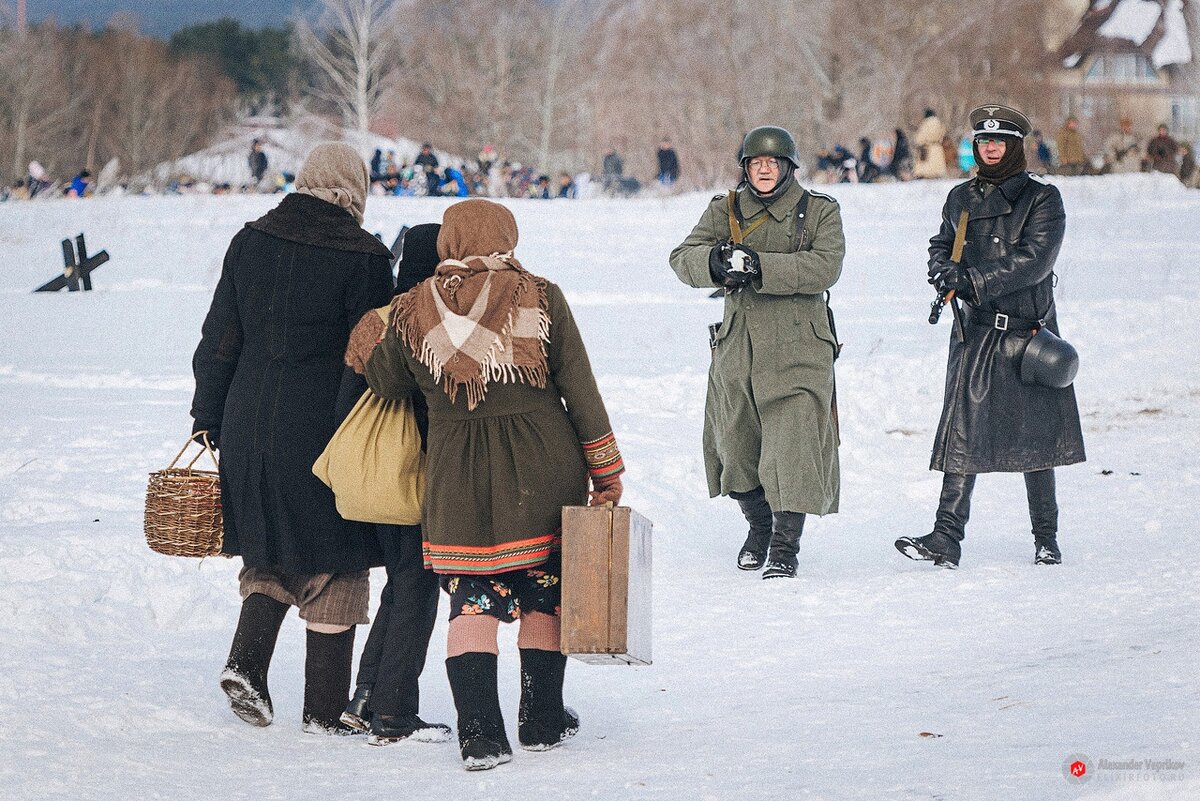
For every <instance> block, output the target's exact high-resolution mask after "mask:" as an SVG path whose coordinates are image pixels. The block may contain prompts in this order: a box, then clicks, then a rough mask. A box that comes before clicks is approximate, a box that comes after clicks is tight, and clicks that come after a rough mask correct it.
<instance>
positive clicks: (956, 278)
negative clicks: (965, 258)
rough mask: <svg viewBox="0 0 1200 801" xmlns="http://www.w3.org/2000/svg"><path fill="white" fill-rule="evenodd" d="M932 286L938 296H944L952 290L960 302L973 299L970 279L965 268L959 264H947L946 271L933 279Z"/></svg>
mask: <svg viewBox="0 0 1200 801" xmlns="http://www.w3.org/2000/svg"><path fill="white" fill-rule="evenodd" d="M933 285H934V287H935V288H936V289H937V291H938V293H939V294H942V295H945V294H946V293H947V292H950V291H951V290H953V291H954V295H955V296H956V297H958V298H959V299H960V300H965V301H970V300H974V299H975V287H974V285H972V284H971V277H970V276H969V275H967V268H966V267H963V266H962V265H961V264H947V265H946V269H945V270H943V271H942V272H940V273H938V274H937V275H936V276H935V277H934V284H933Z"/></svg>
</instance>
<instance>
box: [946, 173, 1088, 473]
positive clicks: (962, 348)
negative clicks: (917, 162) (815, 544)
mask: <svg viewBox="0 0 1200 801" xmlns="http://www.w3.org/2000/svg"><path fill="white" fill-rule="evenodd" d="M963 209H966V210H967V211H968V212H969V214H970V218H969V221H968V223H967V235H966V244H965V247H964V249H963V256H962V264H963V266H965V267H966V268H967V274H968V275H969V277H970V280H971V284H972V285H973V287H974V290H975V303H974V304H968V305H966V306H965V307H964V309H963V311H964V315H963V316H964V318H965V319H966V324H965V325H964V332H965V340H964V341H962V342H960V341H959V340H958V338H957V337H956V336H955V335H954V334H953V333H951V337H950V357H949V360H948V361H947V365H946V394H945V400H944V402H943V405H942V418H941V421H940V422H939V424H938V430H937V435H936V437H935V439H934V443H933V457H932V459H931V461H930V465H929V466H930V469H931V470H940V471H942V472H945V473H958V474H974V473H992V472H1006V473H1025V472H1031V471H1035V470H1045V469H1047V468H1051V467H1059V466H1062V465H1068V464H1075V463H1077V462H1082V461H1083V460H1084V458H1085V457H1084V452H1083V433H1082V431H1081V430H1080V424H1079V409H1078V407H1077V406H1076V403H1075V390H1074V387H1073V386H1071V387H1067V388H1065V389H1049V388H1046V387H1040V386H1029V385H1026V384H1023V383H1022V382H1021V378H1020V358H1021V356H1022V354H1023V353H1024V351H1025V346H1026V345H1027V344H1028V342H1029V338H1030V336H1031V335H1032V330H1031V329H1029V328H1024V329H1017V328H1015V327H1014V328H1013V329H1010V330H1008V331H1003V330H999V329H998V328H996V327H995V325H994V316H995V315H994V313H995V312H1003V313H1004V314H1008V315H1011V316H1012V317H1014V318H1022V319H1026V320H1044V321H1045V325H1046V327H1047V328H1049V329H1050V330H1051V331H1053V332H1054V333H1056V334H1057V333H1058V321H1057V317H1056V315H1055V309H1054V280H1055V279H1054V262H1055V260H1056V259H1057V257H1058V251H1059V248H1060V247H1061V245H1062V239H1063V232H1064V230H1065V228H1066V214H1065V212H1064V210H1063V203H1062V197H1061V195H1060V194H1059V192H1058V189H1057V188H1056V187H1054V186H1050V185H1049V184H1046V183H1045V182H1044V181H1042V180H1041V179H1039V178H1036V177H1034V176H1031V175H1030V174H1029V173H1027V172H1022V173H1020V174H1018V175H1016V176H1014V177H1012V178H1010V179H1008V180H1007V181H1005V182H1004V183H1002V184H1000V185H999V186H997V187H995V188H993V189H992V190H991V191H990V192H989V193H988V194H987V195H986V196H985V195H984V192H983V185H982V184H981V182H980V181H978V180H971V181H967V182H966V183H962V184H959V185H958V186H956V187H954V189H952V190H950V195H949V197H947V198H946V205H945V206H944V207H943V209H942V225H941V230H939V231H938V233H937V235H936V236H934V237H933V238H932V239H931V240H930V241H929V264H930V266H933V265H934V264H935V263H941V262H948V261H949V260H950V251H951V248H952V247H953V244H954V234H955V229H956V227H957V226H958V220H959V213H960V212H961V211H962V210H963ZM986 312H992V314H985V313H986ZM985 316H986V318H987V319H986V324H985V323H984V321H983V318H985Z"/></svg>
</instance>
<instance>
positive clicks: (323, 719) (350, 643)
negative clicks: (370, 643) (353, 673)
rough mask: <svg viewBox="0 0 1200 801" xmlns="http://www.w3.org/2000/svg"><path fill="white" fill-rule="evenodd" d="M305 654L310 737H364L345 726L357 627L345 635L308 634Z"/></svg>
mask: <svg viewBox="0 0 1200 801" xmlns="http://www.w3.org/2000/svg"><path fill="white" fill-rule="evenodd" d="M306 634H307V636H308V639H307V641H306V642H305V652H304V731H305V732H307V733H308V734H360V733H361V732H360V731H359V730H358V729H355V728H352V727H350V726H347V725H346V724H344V723H342V721H341V716H342V712H343V711H344V710H345V709H346V696H347V695H349V694H350V668H351V665H350V663H351V660H352V659H353V658H354V627H353V626H351V627H350V628H348V629H346V630H345V631H343V632H342V633H341V634H321V633H319V632H316V631H313V630H312V629H309V630H308V631H307V632H306Z"/></svg>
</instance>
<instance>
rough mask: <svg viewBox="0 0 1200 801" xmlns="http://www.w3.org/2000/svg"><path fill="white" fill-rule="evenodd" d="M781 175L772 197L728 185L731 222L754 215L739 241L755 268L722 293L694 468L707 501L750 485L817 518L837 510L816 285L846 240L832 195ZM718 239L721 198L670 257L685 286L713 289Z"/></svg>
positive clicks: (829, 361)
mask: <svg viewBox="0 0 1200 801" xmlns="http://www.w3.org/2000/svg"><path fill="white" fill-rule="evenodd" d="M803 195H804V189H803V188H801V187H800V185H799V184H796V183H794V182H793V184H792V185H791V187H789V189H788V190H787V191H786V192H785V193H784V194H783V195H782V196H781V197H780V198H778V199H777V200H776V201H775V202H774V203H772V204H770V205H764V204H762V203H761V202H760V201H759V200H758V199H757V198H756V197H755V196H754V194H753V193H752V192H751V191H750V190H748V189H743V190H742V191H740V192H739V193H738V197H739V204H740V209H741V212H742V215H743V217H744V219H745V222H744V223H743V224H742V226H741V227H742V229H743V230H749V228H750V226H752V225H754V224H755V223H757V222H758V221H759V220H760V219H762V218H763V216H764V215H766V221H765V222H764V223H763V224H762V225H760V226H758V227H757V228H755V229H754V230H753V231H750V233H749V234H748V235H747V236H746V239H745V244H746V245H747V246H749V247H751V248H753V249H754V250H755V251H757V253H758V254H759V257H760V259H761V271H762V273H761V276H760V277H758V278H756V279H755V280H754V283H753V284H752V285H751V286H748V287H746V288H744V289H741V290H738V291H737V292H733V293H730V294H726V296H725V315H724V319H723V320H722V321H721V327H720V329H718V331H717V333H716V335H715V338H714V339H715V342H714V345H713V349H712V364H711V365H710V367H709V371H708V397H707V399H706V401H705V408H704V466H705V471H706V473H707V474H708V490H709V494H710V495H711V496H712V497H716V496H717V495H728V494H730V493H731V492H749V491H751V490H753V489H755V488H756V487H759V486H762V488H763V489H764V490H765V491H766V493H767V500H768V501H769V502H770V504H771V509H772V510H773V511H776V512H784V511H786V512H805V513H808V514H817V515H824V514H829V513H831V512H836V511H837V509H838V493H839V485H840V478H839V473H838V452H837V448H838V432H837V421H836V417H835V412H834V410H833V404H834V381H833V359H834V354H835V351H836V348H837V344H836V342H835V340H834V336H833V333H832V331H831V330H830V326H829V319H828V317H827V315H826V305H825V297H824V292H825V290H827V289H829V288H830V287H831V286H833V285H834V284H835V283H836V282H837V280H838V277H839V276H840V275H841V272H842V259H843V258H844V257H845V255H846V243H845V239H844V238H843V236H842V218H841V212H840V211H839V209H838V205H837V201H835V200H834V199H833V198H830V197H828V196H826V195H820V194H812V193H810V199H809V204H808V208H807V212H806V213H805V214H804V219H803V220H799V219H798V216H799V208H798V206H799V204H800V202H801V198H802V197H803ZM729 238H730V226H729V212H728V206H727V201H726V197H725V195H719V196H718V197H715V198H713V200H712V201H711V202H710V203H709V205H708V208H707V209H706V210H705V211H704V215H703V216H702V217H701V218H700V222H699V223H697V225H696V227H695V228H694V229H693V230H692V232H691V234H689V235H688V237H687V239H685V240H684V241H683V244H681V245H680V246H679V247H677V248H675V250H674V251H672V253H671V269H673V270H674V271H675V274H676V275H678V276H679V279H680V280H681V281H683V282H684V283H685V284H688V285H689V286H694V287H709V288H711V287H714V286H716V284H715V282H714V281H713V279H712V276H711V275H710V274H709V271H708V255H709V251H710V250H711V249H712V246H713V245H716V244H718V243H721V242H725V241H727V240H728V239H729Z"/></svg>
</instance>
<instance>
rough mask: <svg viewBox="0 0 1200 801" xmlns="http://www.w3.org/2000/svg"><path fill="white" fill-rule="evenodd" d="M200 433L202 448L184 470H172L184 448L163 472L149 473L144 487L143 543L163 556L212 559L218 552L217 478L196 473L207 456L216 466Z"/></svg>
mask: <svg viewBox="0 0 1200 801" xmlns="http://www.w3.org/2000/svg"><path fill="white" fill-rule="evenodd" d="M200 433H201V434H204V435H205V436H204V437H203V439H204V446H203V448H202V449H201V450H200V452H199V453H197V454H196V456H195V458H193V459H192V461H190V462H188V464H187V466H186V467H176V465H177V464H178V463H179V460H180V459H181V458H183V454H184V453H185V452H186V451H187V449H188V446H189V445H191V444H192V443H193V442H194V440H190V439H189V440H188V441H187V442H186V443H185V444H184V446H183V450H181V451H179V454H178V455H177V456H176V457H175V458H174V459H173V460H172V461H171V464H170V465H169V466H168V467H167V469H166V470H158V471H156V472H154V473H151V474H150V483H149V485H148V486H147V487H146V543H147V544H148V545H149V546H150V549H151V550H153V551H157V552H158V553H161V554H166V555H167V556H214V555H216V554H219V553H220V552H221V542H222V540H223V534H224V528H223V525H222V520H221V479H220V475H219V474H218V473H217V471H215V470H196V469H195V468H194V465H195V464H196V462H197V460H199V458H200V457H201V456H203V455H204V454H205V453H207V454H208V455H209V456H210V457H211V458H212V460H213V464H214V465H216V464H217V455H216V453H215V452H214V451H213V449H212V446H210V445H209V443H208V436H207V432H200Z"/></svg>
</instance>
